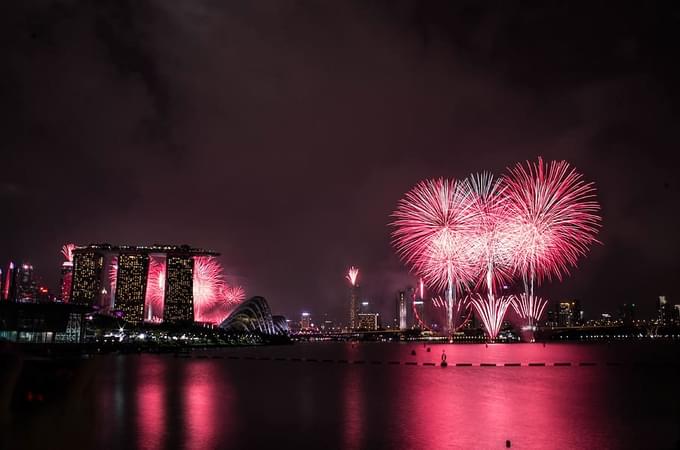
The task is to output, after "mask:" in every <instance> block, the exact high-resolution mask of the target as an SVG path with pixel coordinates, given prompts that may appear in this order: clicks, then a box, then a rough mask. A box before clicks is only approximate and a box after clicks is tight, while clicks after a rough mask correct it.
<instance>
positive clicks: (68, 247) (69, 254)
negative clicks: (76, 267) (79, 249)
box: [61, 244, 76, 263]
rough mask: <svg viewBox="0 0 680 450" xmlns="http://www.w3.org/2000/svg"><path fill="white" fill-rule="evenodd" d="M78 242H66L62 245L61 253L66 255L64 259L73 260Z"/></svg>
mask: <svg viewBox="0 0 680 450" xmlns="http://www.w3.org/2000/svg"><path fill="white" fill-rule="evenodd" d="M75 248H76V244H65V245H63V246H62V247H61V254H62V255H64V259H65V260H66V261H67V262H70V263H72V262H73V250H75Z"/></svg>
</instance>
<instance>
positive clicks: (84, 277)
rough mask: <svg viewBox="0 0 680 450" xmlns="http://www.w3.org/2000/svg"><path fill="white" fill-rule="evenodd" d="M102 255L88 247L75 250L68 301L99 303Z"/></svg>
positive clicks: (84, 303)
mask: <svg viewBox="0 0 680 450" xmlns="http://www.w3.org/2000/svg"><path fill="white" fill-rule="evenodd" d="M103 266H104V257H103V256H102V255H101V253H99V252H96V251H94V250H90V249H84V250H82V251H75V252H74V256H73V282H72V286H71V295H70V302H71V303H76V304H79V305H88V306H94V305H96V304H98V303H99V298H100V296H101V290H102V269H103Z"/></svg>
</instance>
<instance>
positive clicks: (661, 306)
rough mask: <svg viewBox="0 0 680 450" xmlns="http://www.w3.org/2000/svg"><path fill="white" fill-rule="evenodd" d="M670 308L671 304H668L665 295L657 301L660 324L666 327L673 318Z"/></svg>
mask: <svg viewBox="0 0 680 450" xmlns="http://www.w3.org/2000/svg"><path fill="white" fill-rule="evenodd" d="M670 306H671V304H670V303H669V302H668V300H667V299H666V296H665V295H660V296H659V298H658V299H657V300H656V313H657V320H658V323H659V324H662V325H666V324H667V323H668V322H669V319H670V316H671V314H670Z"/></svg>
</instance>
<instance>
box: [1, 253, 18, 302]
mask: <svg viewBox="0 0 680 450" xmlns="http://www.w3.org/2000/svg"><path fill="white" fill-rule="evenodd" d="M15 271H16V268H15V267H14V263H13V262H10V263H9V267H8V268H7V273H6V274H5V283H4V285H3V286H2V298H3V299H4V300H9V301H13V300H14V297H15V293H16V285H15V279H14V277H15V273H16V272H15Z"/></svg>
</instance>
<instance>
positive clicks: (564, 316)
mask: <svg viewBox="0 0 680 450" xmlns="http://www.w3.org/2000/svg"><path fill="white" fill-rule="evenodd" d="M571 321H572V311H571V303H569V302H560V303H559V305H558V308H557V324H558V326H560V327H570V326H571V324H572V322H571Z"/></svg>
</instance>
